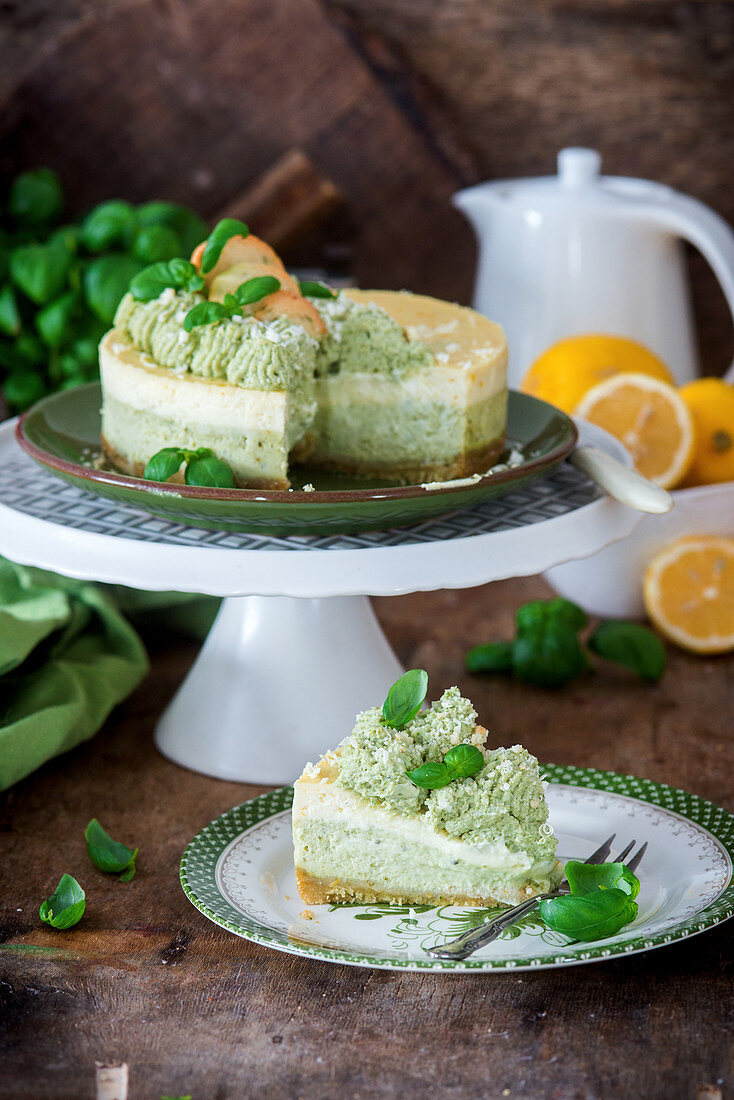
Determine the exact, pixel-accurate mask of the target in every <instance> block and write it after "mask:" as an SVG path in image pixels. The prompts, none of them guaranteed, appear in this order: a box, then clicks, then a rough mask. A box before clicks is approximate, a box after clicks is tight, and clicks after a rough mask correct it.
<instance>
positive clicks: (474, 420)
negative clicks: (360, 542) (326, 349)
mask: <svg viewBox="0 0 734 1100" xmlns="http://www.w3.org/2000/svg"><path fill="white" fill-rule="evenodd" d="M376 389H377V390H378V391H379V392H378V393H377V394H376V393H375V390H376ZM390 390H392V391H393V392H392V394H390V392H389V391H390ZM390 396H392V398H393V400H392V401H390V400H389V397H390ZM376 397H377V399H375V398H376ZM316 400H317V404H318V412H317V415H316V422H315V435H316V438H317V441H318V443H317V453H321V452H322V451H323V452H324V453H325V454H327V455H331V456H336V457H337V458H339V459H342V460H346V461H348V460H349V459H350V458H354V460H355V461H359V462H363V463H365V462H369V463H371V464H372V465H373V467H375V468H379V465H380V463H381V462H385V460H386V458H387V459H388V460H389V461H390V462H393V463H394V462H396V461H400V462H403V463H406V464H409V463H411V462H412V463H415V464H417V465H423V464H435V463H442V462H450V461H451V459H452V458H454V457H455V456H456V455H457V454H465V453H470V452H472V451H475V450H480V449H481V448H483V447H486V446H487V444H488V443H489V442H490V441H491V440H495V439H501V438H502V435H503V433H504V429H505V423H506V420H507V393H506V391H502V392H501V393H498V394H495V395H494V396H492V397H488V398H486V399H485V400H484V401H478V402H475V404H473V405H472V406H471V407H470V408H469V410H468V411H467V410H466V409H465V408H464V407H463V406H460V405H458V404H456V405H451V404H447V402H446V401H441V400H438V399H436V398H435V396H434V395H433V394H432V393H431V392H430V391H428V392H420V390H416V392H408V391H406V389H405V385H404V384H403V383H401V382H399V381H398V380H397V379H392V378H381V379H380V380H379V382H377V383H367V384H365V382H364V379H363V376H362V375H357V374H348V375H345V374H341V375H339V376H338V377H336V378H335V377H332V376H326V377H324V378H321V379H319V380H318V381H317V383H316Z"/></svg>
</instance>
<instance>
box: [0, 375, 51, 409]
mask: <svg viewBox="0 0 734 1100" xmlns="http://www.w3.org/2000/svg"><path fill="white" fill-rule="evenodd" d="M2 388H3V394H4V396H5V400H6V401H7V403H8V407H9V408H10V411H11V412H14V413H16V412H23V411H24V410H25V409H27V408H30V406H31V405H34V404H35V403H36V401H40V399H41V398H42V397H43V396H44V394H45V393H46V386H45V384H44V382H43V379H42V378H40V377H39V376H38V375H37V374H27V373H25V372H23V373H21V372H20V371H15V372H13V373H12V374H9V375H8V377H7V378H6V379H5V381H4V382H3V387H2Z"/></svg>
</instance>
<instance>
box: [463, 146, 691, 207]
mask: <svg viewBox="0 0 734 1100" xmlns="http://www.w3.org/2000/svg"><path fill="white" fill-rule="evenodd" d="M601 164H602V159H601V154H600V153H598V152H597V150H596V149H585V148H582V147H579V146H570V147H568V148H566V149H561V150H560V152H559V153H558V174H557V175H555V176H536V177H534V178H533V177H531V178H524V179H510V180H492V181H488V182H486V183H480V184H477V185H476V186H474V187H468V188H466V189H465V190H463V191H459V192H458V194H457V195H455V196H454V199H455V202H456V205H457V206H459V207H464V206H466V207H467V208H469V207H470V206H471V203H472V199H485V200H489V201H490V202H492V203H493V204H494V203H501V204H503V205H506V206H512V205H514V204H518V205H520V206H521V207H527V206H530V207H535V208H536V209H538V208H540V207H541V206H542V207H544V208H549V207H550V208H553V209H563V208H566V207H569V206H574V207H577V206H578V205H579V204H583V205H584V206H585V207H586V208H587V209H588V208H594V209H597V208H599V207H601V206H604V207H607V208H608V207H609V205H610V203H616V202H618V201H619V200H620V199H621V200H625V199H626V200H632V201H636V202H640V201H645V200H650V199H653V200H656V201H658V202H659V201H663V200H664V199H665V198H667V197H668V196H669V195H670V193H671V192H670V189H669V188H668V187H666V186H665V185H664V184H660V183H653V182H652V181H650V180H642V179H628V178H625V177H622V176H603V175H602V174H601Z"/></svg>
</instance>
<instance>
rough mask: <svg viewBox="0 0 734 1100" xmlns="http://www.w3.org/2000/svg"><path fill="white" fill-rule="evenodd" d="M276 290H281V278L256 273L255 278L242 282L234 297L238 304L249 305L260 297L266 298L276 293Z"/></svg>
mask: <svg viewBox="0 0 734 1100" xmlns="http://www.w3.org/2000/svg"><path fill="white" fill-rule="evenodd" d="M276 290H280V279H276V278H274V276H272V275H256V276H255V278H254V279H248V280H247V282H245V283H240V285H239V286H238V287H237V289H236V290H235V292H234V297H235V300H236V301H237V303H238V305H240V306H249V305H250V304H251V303H252V302H257V301H259V300H260V298H266V297H267V296H268V294H274V293H275V291H276Z"/></svg>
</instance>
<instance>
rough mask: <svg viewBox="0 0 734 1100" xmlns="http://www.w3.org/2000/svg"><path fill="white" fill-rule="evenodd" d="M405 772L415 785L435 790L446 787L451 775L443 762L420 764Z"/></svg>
mask: <svg viewBox="0 0 734 1100" xmlns="http://www.w3.org/2000/svg"><path fill="white" fill-rule="evenodd" d="M406 774H407V776H408V778H409V779H412V780H413V782H414V783H415V785H416V787H423V789H424V790H427V791H437V790H439V789H440V788H441V787H447V786H448V784H449V783H450V782H451V776H450V775H449V770H448V768H447V767H446V765H445V764H421V766H420V767H419V768H414V769H413V771H411V772H407V773H406Z"/></svg>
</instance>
